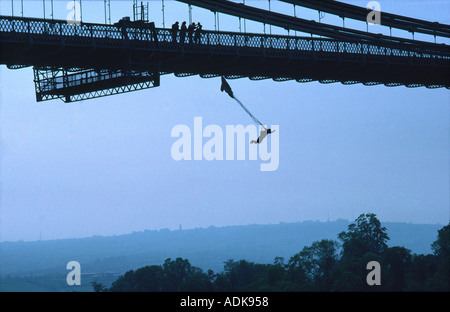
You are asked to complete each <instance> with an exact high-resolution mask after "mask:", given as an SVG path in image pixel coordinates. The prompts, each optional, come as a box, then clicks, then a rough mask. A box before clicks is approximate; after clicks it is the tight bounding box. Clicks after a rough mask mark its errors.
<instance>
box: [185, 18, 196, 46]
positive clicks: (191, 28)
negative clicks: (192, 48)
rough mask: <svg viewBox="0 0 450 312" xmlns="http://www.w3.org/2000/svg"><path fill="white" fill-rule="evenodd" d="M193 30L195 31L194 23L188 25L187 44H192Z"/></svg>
mask: <svg viewBox="0 0 450 312" xmlns="http://www.w3.org/2000/svg"><path fill="white" fill-rule="evenodd" d="M194 30H195V23H192V24H189V27H188V29H187V31H188V38H189V43H192V42H193V41H192V36H193V35H194Z"/></svg>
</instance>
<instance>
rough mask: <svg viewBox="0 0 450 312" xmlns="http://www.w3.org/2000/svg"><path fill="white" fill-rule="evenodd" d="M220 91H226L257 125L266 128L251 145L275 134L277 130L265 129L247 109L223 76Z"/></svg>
mask: <svg viewBox="0 0 450 312" xmlns="http://www.w3.org/2000/svg"><path fill="white" fill-rule="evenodd" d="M220 91H222V92H223V91H225V92H226V93H228V95H229V96H230V97H231V98H233V99H234V100H235V101H236V102H237V103H238V104H239V105H240V106H241V107H242V108H243V109H244V110H245V112H246V113H247V114H248V115H249V116H250V118H252V119H253V121H254V122H255V123H257V124H259V125H260V126H261V127H263V128H264V130H261V133H260V134H259V137H258V139H257V140H252V141H251V142H250V143H252V144H255V143H256V144H258V143H261V142H262V140H264V138H265V137H266V136H267V135H268V134H271V133H273V132H275V130H273V131H272V130H271V129H267V128H266V127H264V125H263V124H262V123H261V122H260V121H259V120H258V119H257V118H256V117H255V116H254V115H253V114H252V113H251V112H250V111H249V110H248V109H247V107H245V106H244V104H242V103H241V101H239V100H238V99H237V98H236V96H235V95H234V94H233V90H231V87H230V85H229V84H228V82H227V81H226V80H225V78H224V77H223V76H222V84H221V85H220Z"/></svg>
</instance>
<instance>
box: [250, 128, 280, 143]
mask: <svg viewBox="0 0 450 312" xmlns="http://www.w3.org/2000/svg"><path fill="white" fill-rule="evenodd" d="M274 132H275V130H273V131H272V130H270V129H267V130H261V132H260V134H259V138H258V139H257V140H252V141H251V142H250V143H252V144H255V143H256V144H259V143H261V142H262V141H263V140H264V138H265V137H266V136H267V135H268V134H271V133H274Z"/></svg>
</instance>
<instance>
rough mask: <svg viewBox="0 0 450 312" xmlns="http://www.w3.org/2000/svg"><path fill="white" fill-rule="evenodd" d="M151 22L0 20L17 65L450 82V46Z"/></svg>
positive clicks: (5, 55)
mask: <svg viewBox="0 0 450 312" xmlns="http://www.w3.org/2000/svg"><path fill="white" fill-rule="evenodd" d="M151 26H152V25H151V24H148V23H137V22H124V23H119V24H115V25H103V24H86V23H83V24H81V25H77V24H68V23H67V22H66V21H59V20H54V21H50V20H42V19H32V18H17V17H14V18H13V17H0V43H1V46H2V48H1V51H0V64H6V65H8V66H9V67H10V68H15V67H16V68H19V67H22V66H35V67H36V68H48V67H52V68H64V69H69V70H70V69H72V68H75V69H93V68H95V69H111V70H139V71H148V72H154V73H156V72H157V73H161V74H166V73H175V74H176V75H178V76H186V75H200V76H202V77H212V76H218V75H224V76H228V77H232V78H238V77H249V78H251V79H263V78H272V79H275V80H288V79H295V80H297V81H300V82H304V81H313V80H318V81H320V82H324V83H326V82H336V81H340V82H342V83H359V82H360V83H364V84H369V85H372V84H380V83H382V84H386V85H388V86H396V85H406V86H427V87H447V88H448V87H449V86H450V77H449V69H450V49H449V47H448V46H447V45H442V44H441V45H438V44H435V45H432V44H431V45H426V46H420V45H416V44H415V45H408V44H394V43H390V42H383V41H381V40H380V42H379V43H377V44H374V43H362V42H357V41H347V40H336V39H325V38H317V37H314V38H313V37H292V36H279V35H263V34H249V33H236V32H214V31H203V32H202V34H201V36H200V38H199V39H198V40H196V35H195V34H194V35H193V36H192V40H190V39H189V35H188V34H186V36H185V37H184V40H181V39H180V33H178V34H177V38H176V40H175V41H173V33H172V31H171V30H169V29H159V28H153V27H151Z"/></svg>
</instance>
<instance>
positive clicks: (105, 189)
mask: <svg viewBox="0 0 450 312" xmlns="http://www.w3.org/2000/svg"><path fill="white" fill-rule="evenodd" d="M48 2H49V1H48ZM247 2H248V3H249V4H251V5H255V6H259V7H265V6H267V2H266V1H247ZM346 2H347V3H352V4H358V5H362V6H365V4H366V3H365V2H364V1H346ZM1 3H2V8H1V12H2V14H10V12H11V7H10V2H9V1H1ZM15 3H16V4H15V5H17V7H15V13H16V12H17V13H16V14H18V12H20V6H19V3H20V1H15ZM165 4H166V8H165V21H166V27H168V26H170V25H171V24H172V23H173V21H175V20H179V21H183V20H188V19H189V15H188V9H187V6H186V5H184V4H180V3H177V2H175V1H167V0H166V1H165ZM380 4H381V9H382V11H383V10H385V11H388V12H392V13H398V14H403V15H407V16H411V17H417V18H421V19H427V20H432V21H439V22H443V23H447V24H449V23H450V21H449V16H448V12H449V8H450V1H380ZM65 5H66V2H65V1H55V18H62V19H65V17H66V16H67V10H66V8H65ZM111 9H112V20H113V21H114V22H115V21H117V20H118V19H119V18H120V17H121V16H126V15H128V16H129V15H131V1H113V2H112V8H111ZM272 9H274V10H275V9H277V10H278V11H280V12H285V13H289V12H290V10H292V8H291V7H290V6H287V5H285V4H283V5H282V4H279V3H276V1H272ZM39 10H40V11H39ZM292 11H293V10H292ZM48 12H49V11H48V9H47V12H46V14H47V15H48V14H49V13H48ZM24 13H25V16H41V15H42V2H41V1H27V2H25V9H24ZM192 14H193V15H192V16H193V18H194V20H195V21H200V22H201V23H202V24H203V25H204V28H205V29H214V15H213V14H212V13H211V12H207V11H204V10H201V9H198V8H194V9H193V11H192ZM297 14H298V16H305V17H310V18H311V19H313V18H316V14H317V13H314V12H308V11H307V10H304V11H301V12H299V10H297ZM302 14H303V15H302ZM327 18H328V19H329V20H327ZM150 19H152V20H154V21H155V23H156V25H157V26H158V27H161V26H162V11H161V2H160V1H150ZM83 20H84V21H91V22H103V21H104V15H103V1H100V2H99V1H89V2H87V1H83ZM323 21H324V22H330V23H336V24H339V23H340V21H339V20H332V17H331V16H328V15H326V16H325V17H324V19H323ZM219 22H220V29H221V30H230V31H238V30H239V21H238V19H237V18H231V17H226V16H223V15H221V16H220V18H219ZM246 26H247V30H248V31H254V32H262V31H263V26H262V25H259V24H256V23H251V22H247V24H246ZM346 26H348V27H350V26H352V25H351V22H350V21H348V22H347V21H346ZM266 27H267V26H266ZM354 27H362V29H364V28H365V24H364V25H361V24H357V23H355V26H354ZM378 27H380V28H379V30H380V31H376V32H384V31H385V30H384V29H382V27H381V26H378ZM266 31H267V32H268V31H269V29H268V28H266ZM272 32H273V33H280V34H286V31H284V30H280V29H276V28H275V27H273V28H272ZM398 35H405V36H408V34H398ZM416 38H417V37H416ZM444 42H445V41H444ZM447 43H448V42H447ZM0 82H1V97H0V99H1V112H0V122H1V146H0V148H1V150H0V151H1V176H0V178H1V181H0V182H1V211H0V212H1V223H0V226H1V237H0V239H1V240H3V241H11V240H12V241H15V240H37V239H39V237H42V239H54V238H71V237H86V236H91V235H113V234H122V233H129V232H132V231H141V230H144V229H161V228H169V229H177V228H178V227H179V225H180V224H181V225H182V226H183V228H185V229H186V228H195V227H208V226H210V225H214V226H226V225H237V224H254V223H257V224H268V223H279V222H296V221H303V220H310V219H312V220H320V221H326V220H327V219H330V220H335V219H338V218H343V219H350V220H351V219H354V218H356V217H357V216H358V215H359V214H361V213H365V212H373V213H375V214H377V216H378V217H379V218H380V220H381V221H402V222H412V223H439V224H447V223H448V221H449V214H450V208H449V207H450V203H449V198H450V194H449V189H450V176H449V175H450V166H449V156H450V143H449V142H450V131H449V130H450V128H449V125H450V120H449V119H450V106H449V104H450V93H449V90H447V89H435V90H430V89H426V88H412V89H410V88H406V87H394V88H389V87H385V86H371V87H368V86H363V85H351V86H344V85H342V84H340V83H335V84H320V83H317V82H311V83H305V84H300V83H297V82H293V81H288V82H275V81H272V80H263V81H250V80H249V79H237V80H231V81H229V82H230V84H231V87H232V88H233V91H234V92H235V94H236V96H237V97H238V98H239V99H240V100H241V101H242V102H243V103H244V104H245V105H246V106H247V107H248V108H249V109H250V110H251V111H252V112H253V113H254V114H255V115H256V116H257V117H258V119H260V120H261V121H263V122H264V123H267V124H269V125H279V140H280V149H279V156H280V160H279V167H278V169H277V170H276V171H272V172H262V171H260V163H261V162H260V161H259V160H256V161H250V160H248V159H247V160H241V161H238V160H234V161H227V160H223V161H207V160H201V161H194V160H192V161H175V160H173V158H172V157H171V147H172V144H173V143H174V142H175V141H176V138H173V137H171V131H172V128H173V127H174V126H176V125H180V124H185V125H187V126H189V127H191V129H193V123H194V117H202V120H203V124H204V126H206V125H208V124H215V125H219V126H220V127H223V129H225V127H226V125H238V124H242V125H250V124H252V121H251V119H250V118H249V117H248V115H246V114H245V112H244V111H243V110H242V109H241V108H240V107H239V106H238V105H237V104H236V103H235V102H234V101H233V100H232V99H230V98H229V97H228V96H227V95H226V94H225V93H222V92H220V78H212V79H202V78H199V77H188V78H177V77H174V76H173V75H165V76H162V77H161V86H160V87H157V88H153V89H148V90H143V91H137V92H132V93H128V94H122V95H116V96H111V97H105V98H99V99H94V100H88V101H82V102H75V103H63V102H62V101H60V100H53V101H47V102H40V103H37V102H36V101H35V94H34V85H33V73H32V70H31V69H29V68H27V69H22V70H7V69H6V67H5V66H1V67H0Z"/></svg>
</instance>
